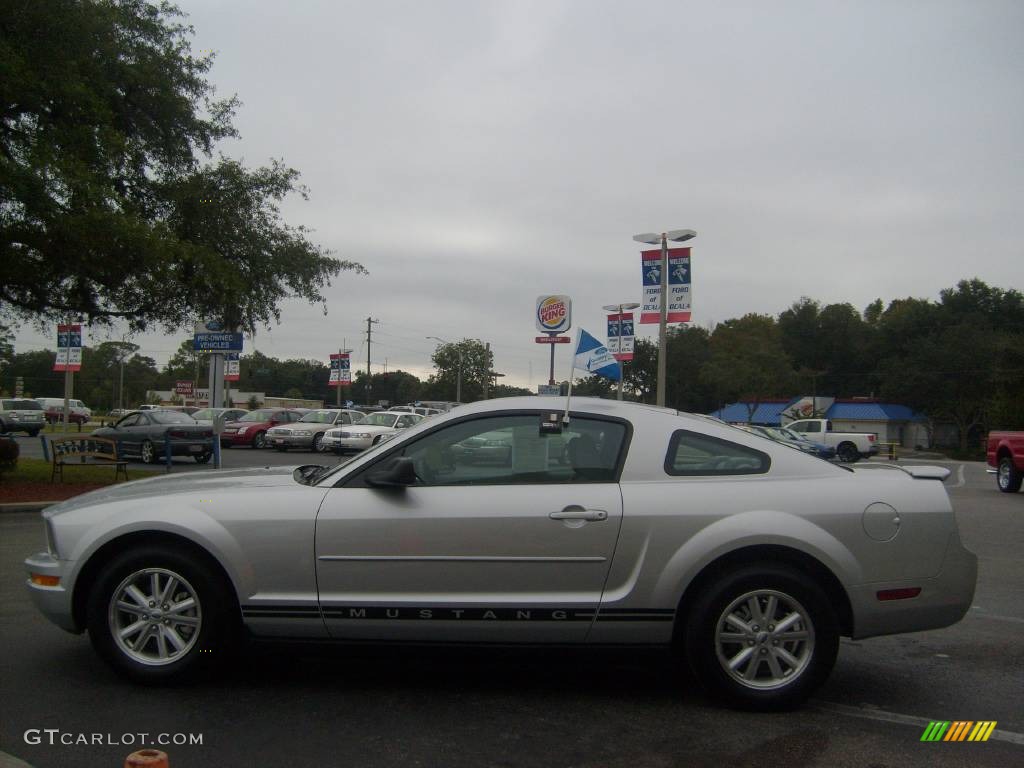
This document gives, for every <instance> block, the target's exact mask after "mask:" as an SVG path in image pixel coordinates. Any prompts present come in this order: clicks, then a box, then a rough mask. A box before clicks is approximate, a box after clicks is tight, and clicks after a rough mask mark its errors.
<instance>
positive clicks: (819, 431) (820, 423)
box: [785, 419, 878, 462]
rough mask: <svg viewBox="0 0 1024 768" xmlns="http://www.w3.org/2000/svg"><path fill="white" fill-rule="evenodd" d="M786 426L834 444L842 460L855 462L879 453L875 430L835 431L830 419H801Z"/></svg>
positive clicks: (837, 455) (814, 438) (820, 441)
mask: <svg viewBox="0 0 1024 768" xmlns="http://www.w3.org/2000/svg"><path fill="white" fill-rule="evenodd" d="M785 426H786V428H787V429H792V430H793V431H794V432H800V433H801V434H804V435H807V437H808V439H810V440H814V441H815V442H818V443H824V444H825V445H829V446H832V447H833V448H835V449H836V457H837V458H838V459H839V460H840V461H847V462H854V461H857V459H866V458H867V457H868V456H874V455H875V454H876V453H878V435H876V434H874V433H873V432H835V431H833V429H832V422H831V421H829V420H828V419H800V420H799V421H791V422H790V423H789V424H786V425H785Z"/></svg>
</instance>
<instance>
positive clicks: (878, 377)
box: [0, 279, 1024, 447]
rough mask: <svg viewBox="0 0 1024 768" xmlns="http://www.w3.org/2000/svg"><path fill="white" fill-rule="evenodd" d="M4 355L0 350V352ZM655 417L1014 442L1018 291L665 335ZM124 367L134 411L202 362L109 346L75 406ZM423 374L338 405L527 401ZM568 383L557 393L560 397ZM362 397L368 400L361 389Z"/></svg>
mask: <svg viewBox="0 0 1024 768" xmlns="http://www.w3.org/2000/svg"><path fill="white" fill-rule="evenodd" d="M8 348H9V343H8ZM667 354H668V361H667V363H668V372H669V376H668V381H667V387H668V389H667V392H666V404H667V405H669V406H670V407H673V408H677V409H679V410H684V411H691V412H696V413H710V412H712V411H714V410H716V409H718V408H721V407H722V406H724V405H726V404H728V403H732V402H737V401H745V402H747V403H749V404H750V408H751V411H752V410H753V408H754V407H755V406H756V405H757V403H759V402H763V401H765V400H769V399H776V398H791V397H795V396H797V395H807V394H813V395H819V396H824V397H836V398H847V397H872V396H873V397H877V398H881V399H885V400H887V401H891V402H895V403H900V404H903V405H907V406H909V407H911V408H913V409H915V410H916V411H918V412H920V413H921V414H922V415H924V416H925V417H926V418H927V419H929V420H930V422H932V423H946V424H950V425H953V426H954V427H955V428H956V433H957V435H958V436H959V440H960V443H961V447H966V446H967V445H968V444H969V442H970V441H972V440H973V439H974V438H975V437H977V436H978V435H979V434H980V433H982V432H984V431H985V430H987V429H990V428H1007V429H1012V428H1024V295H1022V294H1021V293H1020V292H1019V291H1017V290H1014V289H1010V290H1003V289H1000V288H996V287H992V286H989V285H987V284H986V283H984V282H983V281H981V280H978V279H972V280H962V281H960V282H959V283H958V284H957V285H956V286H955V287H952V288H949V289H946V290H944V291H942V292H941V293H940V295H939V298H938V300H931V299H918V298H905V299H896V300H893V301H891V302H889V304H888V306H885V305H884V304H883V302H882V301H881V300H876V301H874V302H872V303H871V304H869V305H868V306H867V307H865V308H864V310H862V311H858V310H857V309H856V308H854V307H853V306H852V305H851V304H849V303H840V304H822V303H820V302H818V301H815V300H814V299H810V298H807V297H804V298H801V299H799V300H798V301H796V302H794V303H793V304H792V305H791V306H790V307H789V308H788V309H786V310H784V311H783V312H781V313H780V314H779V315H778V316H771V315H764V314H753V313H752V314H747V315H743V316H742V317H739V318H734V319H730V320H726V321H725V322H722V323H719V324H718V325H716V326H715V327H714V328H713V329H708V328H702V327H698V326H689V327H677V328H674V329H671V330H670V332H669V335H668V351H667ZM7 355H8V358H9V362H8V363H7V364H6V365H5V366H4V372H3V375H2V380H0V389H2V390H3V391H5V392H7V393H10V392H11V391H12V389H13V383H14V378H15V377H17V376H21V377H23V379H24V386H25V389H26V390H27V391H29V392H31V393H32V394H33V395H34V396H37V397H59V396H61V395H62V394H63V375H62V374H56V373H53V372H52V370H51V369H52V367H53V352H52V351H49V352H47V351H39V352H24V353H18V354H14V353H13V350H10V351H8V352H7ZM122 361H123V365H124V386H125V405H126V406H128V407H131V406H135V405H138V404H139V403H141V402H144V400H145V396H146V391H147V390H167V389H173V387H174V384H175V382H176V381H179V380H191V381H195V382H196V383H197V384H198V385H199V386H203V385H204V384H205V382H206V371H207V359H206V356H205V355H203V354H200V353H195V352H194V351H193V350H192V343H191V341H190V340H186V341H183V342H182V343H181V346H180V347H179V348H178V350H177V351H176V352H175V354H174V355H173V356H172V357H171V359H170V360H169V361H168V363H167V365H166V366H164V368H163V369H162V370H159V369H158V368H157V366H156V363H155V361H154V360H153V359H152V358H150V357H147V356H145V355H143V354H140V353H139V348H138V347H137V346H136V345H134V344H130V343H125V342H117V341H109V342H103V343H101V344H98V345H96V346H94V347H86V348H85V350H84V351H83V368H82V372H81V373H80V374H79V375H78V376H77V379H76V382H77V383H76V387H75V392H76V396H77V397H79V398H81V399H82V400H85V401H86V402H87V403H89V404H90V405H92V406H93V407H95V408H99V409H105V408H108V407H115V406H116V405H117V404H118V402H119V399H118V389H119V386H120V380H121V365H122ZM432 362H433V364H434V373H433V374H432V375H431V376H429V377H428V378H427V379H426V380H425V381H422V380H420V379H419V378H418V377H416V376H414V375H413V374H411V373H408V372H406V371H402V370H395V371H391V372H388V373H383V372H378V373H373V374H372V375H371V376H369V377H367V374H366V372H365V371H362V370H356V371H353V384H352V386H351V387H348V388H345V389H344V390H343V397H344V398H345V399H352V400H355V401H357V402H373V403H375V402H377V401H379V400H384V401H388V402H391V403H406V402H413V401H415V400H455V399H456V392H457V391H458V390H459V389H460V385H459V379H460V378H461V395H462V401H463V402H472V401H474V400H479V399H481V398H483V397H484V396H485V386H484V385H485V382H487V391H486V396H488V397H501V396H505V395H513V394H529V392H528V391H527V390H525V389H522V388H517V387H510V386H504V385H495V383H494V381H491V380H488V378H487V376H488V373H489V372H490V371H492V370H493V367H494V359H493V353H492V352H491V351H490V349H489V348H487V347H486V346H485V345H484V344H483V343H482V342H480V341H479V340H477V339H463V340H462V341H459V342H455V343H450V344H440V345H439V346H438V347H437V349H436V350H435V352H434V354H433V358H432ZM328 377H329V368H328V366H327V365H326V364H325V363H324V362H322V361H320V360H308V359H290V360H280V359H278V358H275V357H271V356H269V355H265V354H263V353H262V352H259V351H254V352H252V353H250V354H244V355H242V357H241V378H240V381H238V382H237V383H235V384H234V385H233V388H235V389H238V390H246V391H257V392H265V393H267V394H274V395H279V396H285V397H303V398H311V399H320V400H324V401H326V402H328V403H332V402H334V400H335V392H334V390H333V389H332V388H330V387H328V386H327V382H328ZM656 379H657V345H656V344H655V343H653V342H650V341H648V340H646V339H638V340H637V342H636V351H635V354H634V358H633V360H632V362H630V363H628V364H627V365H626V366H625V375H624V387H623V389H624V393H625V397H626V398H627V399H630V400H637V401H640V402H645V403H653V402H654V399H655V382H656ZM567 383H568V382H563V385H567ZM367 384H369V387H367ZM573 387H574V392H576V393H577V394H579V395H581V396H583V395H596V396H599V397H614V396H615V384H614V383H613V382H610V381H608V380H607V379H601V378H598V377H585V378H581V379H578V380H576V381H575V382H574V385H573Z"/></svg>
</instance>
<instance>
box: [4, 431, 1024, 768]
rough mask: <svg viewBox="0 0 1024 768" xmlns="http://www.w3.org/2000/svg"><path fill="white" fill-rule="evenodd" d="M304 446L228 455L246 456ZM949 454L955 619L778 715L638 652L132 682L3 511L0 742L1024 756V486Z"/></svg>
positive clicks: (179, 756) (695, 762)
mask: <svg viewBox="0 0 1024 768" xmlns="http://www.w3.org/2000/svg"><path fill="white" fill-rule="evenodd" d="M234 450H235V449H233V450H232V451H228V452H226V453H227V454H229V455H231V456H234V455H235V454H234V453H233V451H234ZM299 456H301V457H302V458H299V459H298V461H296V459H297V457H299ZM310 456H312V454H308V453H303V454H296V455H295V456H291V455H289V454H284V455H281V454H275V453H274V452H270V451H259V452H256V451H248V450H244V449H241V450H238V460H239V461H249V460H255V461H256V463H255V464H253V465H251V466H260V465H261V463H260V462H261V461H263V462H265V463H269V460H270V459H273V460H280V461H275V463H285V464H290V463H302V462H304V461H306V460H308V459H307V457H310ZM332 458H333V457H332ZM182 463H183V464H184V462H182ZM929 463H934V462H929ZM229 466H230V465H229ZM949 466H950V469H951V470H952V473H953V474H952V476H951V477H950V479H949V480H947V487H948V488H949V492H950V496H951V498H952V499H953V504H954V507H955V508H956V511H957V518H958V522H959V526H960V530H961V535H962V538H963V540H964V543H965V545H966V546H967V547H968V548H969V549H971V550H972V551H974V552H975V553H977V554H978V556H979V559H980V563H979V578H978V588H977V593H976V597H975V602H974V605H973V606H972V608H971V610H970V611H969V613H968V615H967V617H966V618H965V619H964V620H963V621H962V622H960V623H959V624H957V625H955V626H953V627H949V628H947V629H943V630H936V631H933V632H922V633H916V634H910V635H902V636H895V637H883V638H872V639H868V640H862V641H843V643H842V645H841V648H840V654H839V660H838V663H837V665H836V668H835V671H834V672H833V673H832V676H831V677H830V678H829V680H828V682H827V683H826V684H825V685H824V686H823V687H822V688H821V689H820V690H819V691H818V692H817V694H816V695H815V697H814V699H813V700H812V701H811V702H810V703H809V704H808V705H807V706H805V707H804V708H802V709H800V710H798V711H795V712H790V713H784V714H771V715H765V714H749V713H740V712H733V711H730V710H725V709H721V708H718V707H716V706H714V705H713V704H711V703H710V702H709V701H708V700H707V699H706V698H705V697H704V696H703V694H701V693H700V691H699V690H697V689H696V687H695V685H694V683H693V681H692V680H691V679H690V678H689V676H688V675H686V674H685V673H683V672H681V671H680V670H679V669H678V668H677V667H676V666H675V665H673V664H672V663H671V660H669V659H667V658H666V657H665V656H663V655H662V654H659V653H638V652H636V651H632V650H629V651H626V650H618V651H601V652H597V651H581V650H572V649H569V650H545V651H541V650H514V651H513V650H506V649H458V648H456V649H442V648H422V647H404V648H370V647H330V646H295V645H288V646H280V645H273V646H270V645H261V646H257V647H255V648H253V649H250V650H249V651H247V652H246V654H245V655H244V656H243V657H241V658H240V659H239V660H237V663H235V664H232V665H231V666H232V669H231V671H230V672H228V673H227V674H226V675H225V676H223V677H219V678H217V679H210V680H204V681H201V682H199V683H196V684H193V685H189V686H175V687H169V688H148V687H140V686H135V685H131V684H128V683H125V682H124V681H122V680H121V679H119V678H118V677H116V676H115V675H114V674H113V673H112V672H110V671H109V670H108V669H107V668H106V667H105V666H104V665H103V664H102V662H100V661H99V659H98V658H97V657H96V655H95V654H94V653H93V651H92V649H91V647H90V645H89V642H88V640H87V638H86V637H84V636H81V637H79V636H73V635H70V634H66V633H64V632H62V631H61V630H59V629H57V628H56V627H54V626H52V625H51V624H50V623H49V622H48V621H47V620H46V619H44V618H43V617H42V616H40V615H39V614H38V613H37V612H36V611H35V609H34V608H33V607H32V605H31V604H30V602H29V600H28V597H27V595H26V593H25V589H24V586H23V579H24V576H23V573H22V568H21V561H22V560H23V559H24V557H25V556H26V555H28V554H30V553H31V552H34V551H36V550H38V549H40V548H42V547H43V530H42V526H41V525H40V523H39V518H38V515H37V514H30V513H12V514H6V515H0V641H2V643H0V647H2V650H3V652H2V654H0V692H2V695H0V750H2V751H4V752H7V753H10V754H12V755H14V756H16V757H18V758H21V759H23V760H26V761H28V762H29V763H31V764H32V765H34V766H37V767H38V768H46V767H47V766H69V767H70V768H75V767H76V766H90V768H92V767H95V766H119V765H121V764H122V763H123V761H124V758H125V756H126V755H127V754H129V753H130V752H133V751H134V750H136V749H139V748H140V747H142V746H153V745H151V744H146V743H142V742H141V741H140V737H139V736H138V734H142V733H146V734H149V736H148V737H147V738H149V739H153V740H156V739H157V738H158V737H159V735H161V734H168V735H170V736H171V737H172V739H173V738H174V737H175V736H176V735H178V734H184V735H185V737H186V738H187V737H195V736H196V735H198V736H200V737H201V738H202V744H191V745H189V744H186V745H180V746H175V745H173V744H171V745H166V746H158V748H161V749H163V750H164V751H166V752H167V753H168V754H169V756H170V761H171V765H172V766H174V768H187V767H188V766H203V768H209V767H210V766H235V765H239V766H279V765H305V764H310V765H344V766H407V765H416V766H474V768H476V767H477V766H581V767H584V766H587V767H588V766H613V767H614V766H629V768H641V767H647V766H650V767H651V768H665V767H668V766H715V767H716V768H718V767H720V766H723V765H729V766H758V767H764V766H786V767H787V768H797V767H799V766H900V767H901V768H903V767H904V766H917V765H921V766H925V765H927V766H935V765H938V766H962V765H971V766H1009V765H1021V764H1024V707H1022V706H1021V703H1022V693H1024V640H1022V639H1021V638H1022V637H1024V602H1022V601H1021V599H1020V595H1022V594H1024V567H1022V566H1024V493H1018V494H1015V495H1008V494H1001V493H999V492H998V491H997V490H996V487H995V482H994V481H993V480H992V478H991V476H989V475H986V474H985V472H984V465H982V464H977V463H967V464H961V463H950V464H949ZM175 471H177V467H175ZM931 720H972V721H979V720H995V721H997V722H998V725H997V726H996V733H995V734H994V735H993V737H992V739H991V740H989V741H988V742H985V743H969V742H965V743H942V742H940V743H922V742H921V741H920V738H921V734H922V732H923V730H924V728H925V726H926V725H927V724H928V722H929V721H931ZM46 729H56V731H57V732H56V733H53V734H48V733H47V732H46ZM82 737H85V741H87V742H89V743H87V744H82V743H72V744H67V745H65V744H62V743H61V740H62V739H63V740H65V741H66V740H71V741H78V742H81V740H82ZM97 737H98V741H97ZM51 739H52V740H53V741H54V743H52V744H51V743H49V740H51ZM37 741H38V742H39V743H35V742H37ZM129 742H130V743H129Z"/></svg>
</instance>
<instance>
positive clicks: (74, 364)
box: [53, 324, 82, 371]
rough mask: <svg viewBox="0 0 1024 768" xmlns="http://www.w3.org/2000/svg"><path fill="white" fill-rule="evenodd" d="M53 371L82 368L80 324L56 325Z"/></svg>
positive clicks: (78, 369)
mask: <svg viewBox="0 0 1024 768" xmlns="http://www.w3.org/2000/svg"><path fill="white" fill-rule="evenodd" d="M53 370H55V371H80V370H82V326H81V325H78V324H75V325H58V326H57V360H56V362H55V363H54V364H53Z"/></svg>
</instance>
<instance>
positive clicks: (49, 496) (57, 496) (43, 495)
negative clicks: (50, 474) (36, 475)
mask: <svg viewBox="0 0 1024 768" xmlns="http://www.w3.org/2000/svg"><path fill="white" fill-rule="evenodd" d="M108 485H110V483H5V482H3V481H0V504H21V503H25V502H33V501H63V500H64V499H70V498H71V497H72V496H77V495H79V494H80V493H85V492H86V491H95V490H96V489H97V488H105V487H107V486H108Z"/></svg>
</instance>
